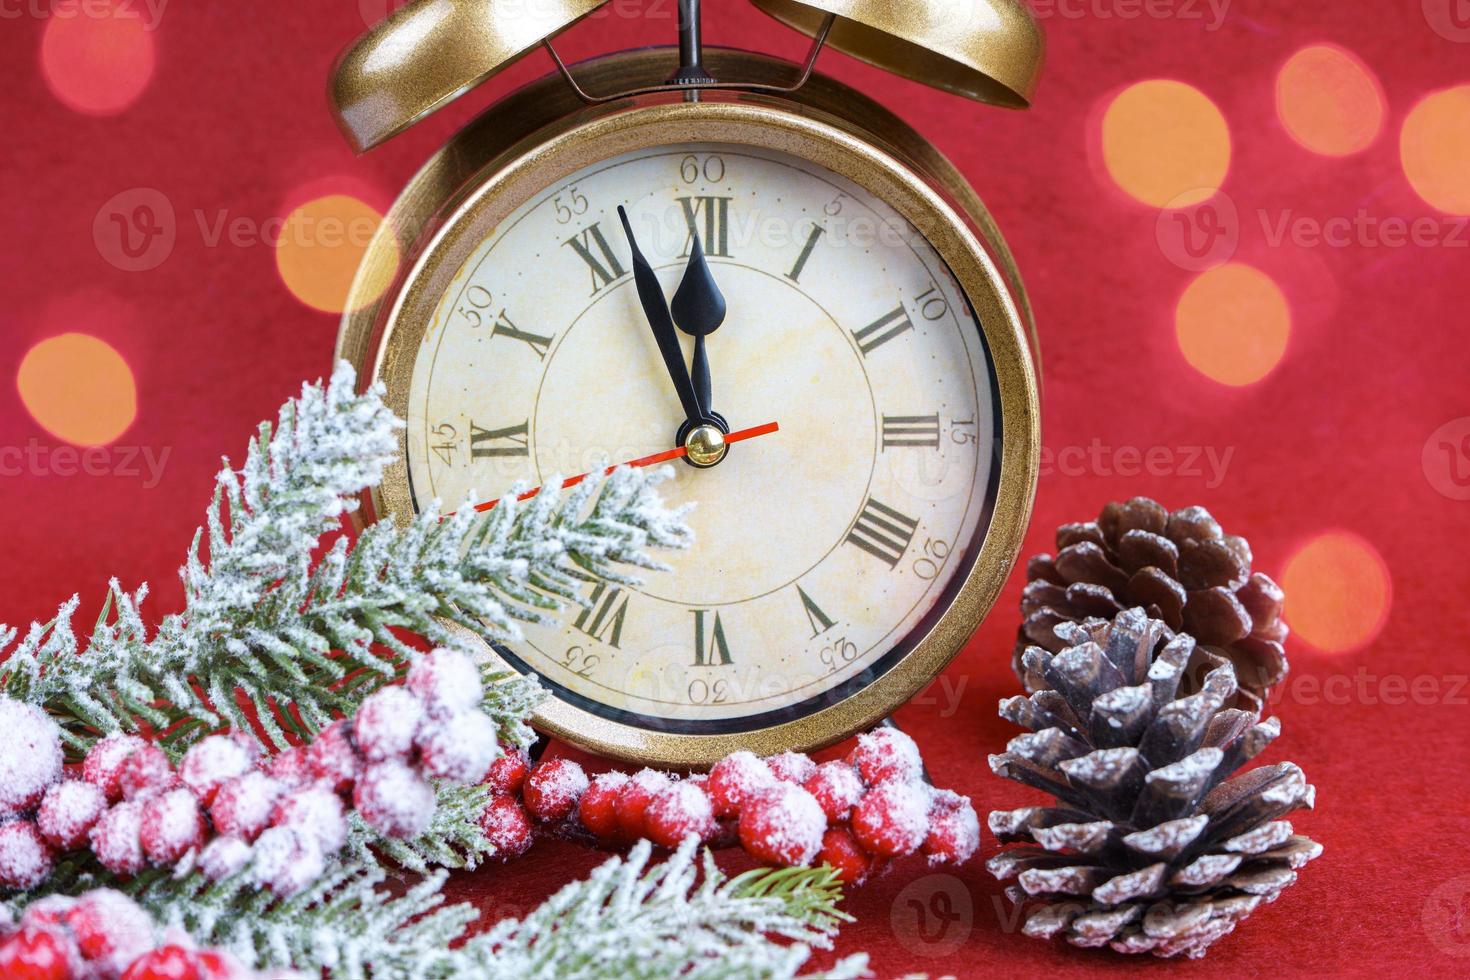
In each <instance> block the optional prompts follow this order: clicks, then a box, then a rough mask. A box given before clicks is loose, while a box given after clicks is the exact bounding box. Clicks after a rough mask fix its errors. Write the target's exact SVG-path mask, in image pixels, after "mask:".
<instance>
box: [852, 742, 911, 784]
mask: <svg viewBox="0 0 1470 980" xmlns="http://www.w3.org/2000/svg"><path fill="white" fill-rule="evenodd" d="M847 761H848V762H849V763H851V764H852V765H853V766H854V767H855V768H856V769H857V771H858V774H859V775H861V776H862V777H863V782H865V783H867V784H868V785H869V786H877V785H878V784H879V783H886V782H915V781H917V780H918V779H919V778H920V777H921V776H922V775H923V772H924V762H923V759H922V758H921V757H920V755H919V747H918V745H916V744H914V740H913V739H911V738H909V737H908V736H907V735H905V734H904V733H903V732H901V731H899V730H898V729H897V728H878V729H875V730H874V731H871V732H869V733H867V734H866V735H859V736H858V744H857V747H856V748H854V749H853V750H852V752H851V753H850V754H849V755H848V757H847Z"/></svg>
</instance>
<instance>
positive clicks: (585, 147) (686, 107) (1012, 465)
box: [342, 99, 1040, 768]
mask: <svg viewBox="0 0 1470 980" xmlns="http://www.w3.org/2000/svg"><path fill="white" fill-rule="evenodd" d="M817 115H818V114H813V115H812V116H810V117H809V116H807V115H803V114H801V112H800V107H797V106H794V105H789V104H784V103H783V104H780V105H777V104H775V103H772V102H770V101H769V100H749V99H746V100H741V101H713V100H707V101H704V102H701V103H693V104H690V103H683V102H665V101H659V102H656V103H655V104H643V105H637V106H627V105H625V106H621V107H615V108H611V109H608V110H605V111H602V112H589V113H581V114H577V115H575V116H573V117H571V118H569V119H566V120H563V121H562V122H560V123H558V124H556V125H554V126H552V127H550V129H548V130H543V131H542V132H540V133H538V134H537V137H536V139H535V140H533V141H528V142H526V143H523V144H522V145H521V146H520V147H519V148H518V149H517V150H516V151H514V152H512V153H510V154H506V155H502V156H501V157H500V158H499V159H497V160H496V161H495V163H496V166H495V168H494V172H493V173H491V174H489V175H487V176H486V177H485V179H484V181H483V183H480V184H478V185H476V186H475V187H474V188H473V190H471V191H468V192H467V193H466V194H465V195H464V196H463V197H462V198H459V199H457V200H456V201H455V205H454V215H453V219H452V220H447V221H444V222H442V223H441V224H439V225H437V226H436V230H435V231H434V232H433V235H432V239H431V240H430V242H429V243H428V245H427V246H426V247H425V248H424V249H423V250H422V252H420V253H419V254H418V255H417V256H416V258H415V260H414V264H413V271H412V272H411V273H409V274H408V275H407V277H406V280H405V285H404V287H403V288H401V289H400V290H399V291H398V292H397V294H396V295H395V296H394V297H393V298H392V301H391V303H390V306H391V309H390V310H389V311H388V312H387V314H386V315H385V316H383V317H382V320H383V322H384V324H385V327H384V329H383V331H382V334H381V336H380V338H379V340H378V343H377V344H376V352H375V356H373V357H372V365H371V371H370V372H366V373H369V374H370V375H371V377H372V378H373V379H382V380H384V381H385V382H386V385H387V390H388V401H389V404H390V405H391V406H392V407H394V409H395V410H397V411H399V412H400V413H403V412H404V411H405V410H406V407H407V388H408V381H409V377H410V373H411V369H412V350H411V348H413V347H414V346H415V345H416V340H415V337H414V331H412V330H405V329H400V327H401V326H402V324H401V323H400V320H401V319H402V317H403V315H404V311H405V309H414V308H417V309H425V308H427V306H426V301H427V300H428V297H429V294H430V293H432V292H434V291H436V290H437V288H439V286H440V283H439V282H438V281H437V277H438V276H440V275H442V274H443V272H444V270H443V269H441V268H440V267H441V266H447V265H450V264H452V263H453V261H454V258H455V257H454V256H453V255H449V254H447V253H446V251H445V249H446V248H447V246H448V244H449V243H450V242H451V240H452V239H453V237H454V235H455V233H456V229H466V228H469V227H473V226H476V225H478V226H480V227H484V226H485V225H484V223H485V222H487V221H496V220H498V219H499V218H501V217H503V216H504V215H505V214H508V213H509V212H510V211H511V210H513V209H514V208H515V207H517V206H519V204H520V203H521V201H522V200H524V199H525V198H527V197H529V196H531V195H533V194H535V193H539V192H541V191H542V190H544V189H545V188H546V187H547V186H551V185H553V184H554V183H555V182H556V181H557V180H558V179H561V178H562V177H564V176H566V175H569V174H571V173H574V172H576V171H577V170H579V169H581V167H583V166H585V165H587V164H589V163H593V162H596V161H597V160H600V159H607V158H609V157H611V156H615V155H618V154H620V153H623V152H630V151H632V150H636V149H640V148H647V147H651V146H658V145H664V144H667V143H670V142H685V141H689V142H723V143H748V144H750V145H754V146H760V147H765V148H768V149H778V150H783V151H786V152H794V153H795V154H796V155H798V156H800V157H802V158H804V159H808V160H813V162H816V163H818V164H819V165H822V166H826V167H828V168H829V169H831V170H833V171H834V172H837V173H841V174H844V175H845V176H847V177H848V178H849V179H853V180H855V181H856V182H857V183H858V184H859V185H860V186H864V187H867V188H868V189H869V190H870V191H873V192H874V193H877V194H879V195H880V196H881V197H882V198H883V199H884V200H885V201H887V202H888V203H889V204H890V205H892V206H894V207H895V208H897V209H898V210H899V212H900V213H902V214H904V216H905V217H906V218H907V219H908V220H909V221H910V222H912V223H913V224H914V225H915V226H916V227H918V228H920V229H921V231H923V232H924V233H925V234H926V236H927V237H928V238H929V240H930V242H931V244H933V245H934V247H935V248H936V251H938V253H939V255H940V257H941V258H943V259H944V260H945V261H946V262H947V263H949V265H950V268H951V270H952V271H953V272H954V274H955V277H956V279H957V281H958V282H959V284H960V286H961V288H962V289H964V291H965V293H966V295H967V296H968V297H969V298H970V300H971V302H972V303H973V304H974V305H975V310H976V314H977V317H978V319H979V322H980V325H981V329H982V330H983V331H984V334H985V337H986V340H987V343H988V345H989V348H990V352H991V356H992V358H993V360H994V363H995V371H996V382H997V386H998V394H999V397H1000V402H1001V406H1002V409H1001V423H1002V432H1003V437H1002V445H1001V447H1000V454H1001V459H1000V462H1001V480H1000V486H999V492H998V496H997V499H996V502H995V506H994V512H993V514H992V518H991V523H990V527H989V528H988V530H987V532H986V536H985V540H984V543H983V545H982V547H981V549H980V552H979V554H978V555H977V557H976V559H975V562H974V565H973V566H972V567H971V568H970V569H969V571H968V573H967V575H966V578H965V580H964V582H963V584H962V585H961V586H960V588H959V591H958V593H957V594H956V597H955V600H954V601H953V603H952V604H951V605H950V607H949V608H948V609H947V610H945V611H944V613H943V614H942V615H941V616H940V618H939V620H938V621H937V622H936V623H935V624H934V625H933V627H932V628H931V629H929V630H928V632H927V633H926V635H924V636H923V637H922V638H921V639H920V640H919V641H918V643H917V644H916V645H915V646H914V648H913V649H912V650H911V651H910V652H909V653H908V654H907V655H906V656H905V657H904V658H903V659H902V660H900V661H899V663H897V664H896V665H895V666H893V667H892V668H891V669H890V670H889V671H888V672H887V673H885V674H884V675H883V676H882V677H880V678H878V679H877V680H876V681H875V682H874V683H872V684H870V685H868V686H867V687H865V688H864V689H863V690H861V691H859V692H858V693H856V694H854V695H852V696H850V697H848V698H847V699H845V700H843V701H841V702H838V703H836V704H834V705H830V706H828V707H826V708H823V709H821V710H819V711H817V712H815V713H813V714H811V715H808V716H806V717H804V718H800V719H796V720H793V721H788V722H784V723H781V724H777V725H773V726H770V727H767V728H762V729H758V730H754V731H749V732H741V733H734V734H717V735H690V734H678V735H672V734H667V733H661V732H656V731H650V730H647V729H642V728H637V727H634V726H629V725H626V724H623V723H620V722H614V721H611V720H609V719H606V718H604V717H602V716H599V715H595V714H593V713H591V712H588V711H585V710H583V709H581V708H578V707H576V706H574V705H572V704H570V703H568V702H565V701H561V700H557V699H555V698H552V699H549V700H548V701H547V702H546V703H545V704H544V705H543V706H542V708H541V709H540V710H538V712H537V714H536V718H535V721H536V724H537V727H538V728H540V729H542V730H543V731H546V732H548V733H550V734H553V735H555V736H558V737H561V738H564V739H566V740H567V741H569V742H572V743H574V744H577V745H580V746H583V747H586V748H588V749H591V750H593V751H596V752H599V753H602V754H604V755H608V756H612V757H614V758H618V759H623V760H627V761H633V762H640V763H652V764H660V765H666V766H679V767H691V768H697V767H703V766H708V765H710V764H712V763H713V762H715V761H717V760H718V759H719V758H722V757H723V756H725V755H727V754H729V753H730V752H732V751H735V750H737V749H750V750H753V751H757V752H761V753H768V752H775V751H779V750H782V749H787V748H797V749H803V750H805V749H813V748H817V747H820V746H822V745H826V744H830V743H832V742H835V741H838V740H840V739H842V738H845V737H847V736H848V735H850V734H852V733H854V732H856V731H859V730H862V729H864V728H866V727H869V726H871V725H872V724H874V723H875V722H877V721H878V720H879V719H881V718H882V717H884V716H885V715H887V714H888V713H890V712H891V711H893V710H894V709H895V708H897V707H898V706H900V705H901V704H903V703H904V702H905V701H907V700H908V699H909V698H910V697H912V696H913V695H914V694H915V693H917V692H918V690H920V689H921V688H922V687H923V685H924V684H926V683H928V682H929V681H930V680H932V679H933V677H935V676H937V675H938V673H939V672H940V671H941V670H943V668H944V666H945V665H947V664H948V663H949V662H950V660H952V659H953V657H954V656H955V655H957V654H958V653H959V651H960V650H961V649H962V648H963V646H964V644H965V642H966V641H967V640H968V639H969V637H970V635H971V634H972V632H973V630H974V629H975V627H977V626H978V625H979V623H980V621H981V620H982V619H983V617H984V615H985V613H986V612H988V610H989V609H990V608H991V606H992V605H993V603H994V601H995V598H996V596H997V595H998V594H999V591H1000V589H1001V586H1002V585H1003V584H1004V582H1005V580H1006V578H1007V577H1008V575H1009V572H1010V570H1011V567H1012V565H1013V563H1014V561H1015V557H1016V555H1017V554H1018V553H1019V550H1020V546H1021V539H1022V536H1023V534H1024V530H1025V527H1026V525H1027V523H1028V519H1029V515H1030V508H1031V504H1032V498H1033V495H1034V490H1035V485H1036V475H1037V469H1038V461H1039V445H1040V437H1039V405H1038V389H1037V379H1036V376H1035V373H1034V371H1033V367H1032V363H1031V359H1030V356H1029V350H1028V345H1027V341H1026V337H1025V331H1024V329H1023V327H1022V322H1021V316H1020V314H1019V313H1018V311H1017V308H1016V305H1015V303H1014V301H1013V299H1012V297H1011V296H1010V293H1009V290H1008V289H1007V285H1006V279H1005V277H1004V276H1002V275H1001V273H1000V272H999V271H998V269H997V268H996V266H995V264H994V263H993V262H992V261H991V259H990V257H989V256H988V255H987V253H986V251H985V249H984V247H983V246H982V245H981V243H980V241H979V239H978V238H977V237H976V235H975V234H974V233H973V232H972V231H971V230H970V228H969V227H968V225H967V224H966V222H965V221H964V220H963V219H962V218H961V216H960V215H959V214H957V213H956V212H955V211H954V210H953V209H952V208H951V207H950V206H949V204H947V203H946V202H945V201H944V200H943V198H942V197H941V196H940V195H939V194H938V193H937V192H936V191H935V190H934V189H933V188H931V187H929V186H928V184H927V183H926V182H925V180H924V179H923V178H922V177H920V176H919V174H918V173H916V172H914V171H913V170H911V169H910V168H908V167H906V166H904V165H903V164H902V163H901V162H900V161H899V160H897V159H895V158H893V157H891V156H890V155H889V154H888V153H886V152H885V151H883V150H882V149H880V148H879V146H878V145H877V143H876V141H865V140H861V139H859V138H857V137H856V136H854V135H853V134H852V133H850V132H847V131H845V130H844V129H841V128H838V127H837V126H835V125H832V124H831V123H830V122H828V121H825V120H823V119H821V118H817ZM814 157H815V159H814ZM513 187H515V188H522V189H523V190H522V191H521V192H519V193H510V192H509V190H508V189H509V188H513ZM418 204H419V205H420V206H421V205H422V204H423V202H418ZM370 259H371V256H370ZM448 271H449V274H451V275H452V273H453V270H452V269H451V270H448ZM352 322H353V321H352V318H351V316H350V315H349V318H348V320H347V322H346V324H345V326H344V337H343V338H342V343H343V344H347V343H348V338H347V337H346V334H347V332H348V331H349V330H351V329H352ZM418 334H419V335H421V330H420V331H418ZM349 346H355V347H356V349H358V350H359V351H360V353H361V354H363V355H364V356H366V355H368V353H369V350H370V348H369V347H368V346H367V345H365V344H363V343H361V341H360V340H359V341H358V342H357V343H356V344H355V345H351V344H349ZM360 366H362V365H360ZM406 488H407V480H406V463H405V462H404V461H399V462H398V463H396V464H394V467H393V468H392V469H391V470H390V476H389V477H388V478H387V479H386V480H385V482H384V484H383V487H382V488H380V491H379V493H378V494H376V495H375V499H374V504H375V505H376V507H375V509H376V511H377V513H379V514H385V513H395V512H398V513H407V512H408V510H409V508H408V507H407V497H406ZM470 635H471V634H468V633H467V632H466V636H467V637H468V636H470ZM476 642H477V643H479V642H480V641H478V640H476ZM480 645H481V646H483V644H482V643H481V644H480ZM485 652H486V655H487V656H488V657H492V658H493V659H495V660H496V661H497V662H499V658H498V657H495V655H494V654H493V653H492V652H491V651H490V650H488V649H486V651H485Z"/></svg>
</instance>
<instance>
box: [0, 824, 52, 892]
mask: <svg viewBox="0 0 1470 980" xmlns="http://www.w3.org/2000/svg"><path fill="white" fill-rule="evenodd" d="M52 864H53V857H52V854H51V848H50V847H49V846H48V845H47V844H46V842H45V841H44V840H42V839H41V832H40V831H39V830H37V829H36V825H35V824H34V823H32V822H31V821H29V820H12V821H11V822H10V823H7V824H4V825H0V885H4V886H5V887H6V888H16V889H21V888H34V887H35V886H36V885H39V884H40V883H41V882H43V881H45V880H46V879H47V878H49V877H50V876H51V868H52Z"/></svg>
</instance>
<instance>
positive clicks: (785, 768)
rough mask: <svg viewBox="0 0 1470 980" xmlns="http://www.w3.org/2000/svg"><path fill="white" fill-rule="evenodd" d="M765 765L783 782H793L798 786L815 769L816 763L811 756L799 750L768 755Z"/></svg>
mask: <svg viewBox="0 0 1470 980" xmlns="http://www.w3.org/2000/svg"><path fill="white" fill-rule="evenodd" d="M766 765H768V766H770V767H771V775H773V776H775V777H776V778H777V779H779V780H781V781H782V782H783V783H795V784H796V785H798V786H800V785H801V784H802V783H804V782H806V781H807V780H808V779H810V778H811V777H812V773H814V772H816V771H817V764H816V763H815V762H813V761H812V759H811V756H809V755H806V754H804V753H801V752H782V753H780V754H779V755H773V756H770V757H768V758H767V759H766Z"/></svg>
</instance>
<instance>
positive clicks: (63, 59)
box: [41, 0, 157, 116]
mask: <svg viewBox="0 0 1470 980" xmlns="http://www.w3.org/2000/svg"><path fill="white" fill-rule="evenodd" d="M143 9H144V8H143V5H142V4H135V3H127V2H123V0H89V2H88V3H86V4H58V5H57V6H56V8H55V10H54V11H53V12H52V14H51V16H50V17H49V18H47V21H46V29H45V32H44V34H43V35H42V37H41V74H42V76H43V77H44V78H45V79H46V84H47V85H48V86H49V87H50V89H51V91H52V93H54V94H55V96H56V97H57V98H58V99H60V100H61V101H62V102H63V103H65V104H66V105H67V106H68V107H69V108H71V109H74V110H76V111H77V112H84V113H87V114H88V115H94V116H111V115H115V114H117V113H119V112H122V111H123V110H124V109H126V108H127V107H128V106H130V105H132V104H133V103H134V102H136V101H137V100H138V97H139V96H140V95H142V94H143V90H144V89H146V88H147V87H148V82H149V81H150V80H151V79H152V78H153V69H154V64H155V61H156V57H157V55H156V51H155V48H154V40H153V31H152V29H151V27H150V24H149V23H148V21H147V20H146V18H145V17H144V16H143Z"/></svg>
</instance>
